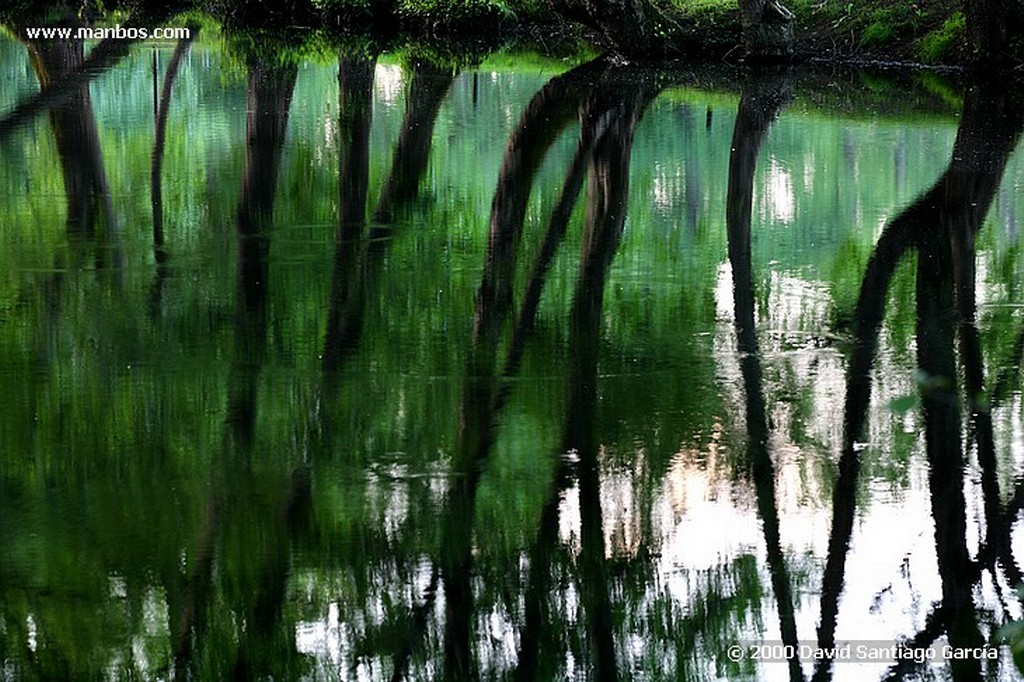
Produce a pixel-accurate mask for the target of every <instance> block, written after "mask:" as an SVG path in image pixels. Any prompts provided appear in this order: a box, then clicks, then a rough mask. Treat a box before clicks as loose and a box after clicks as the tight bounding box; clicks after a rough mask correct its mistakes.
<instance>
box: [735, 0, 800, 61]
mask: <svg viewBox="0 0 1024 682" xmlns="http://www.w3.org/2000/svg"><path fill="white" fill-rule="evenodd" d="M739 5H740V24H741V25H742V26H743V47H744V48H745V50H746V54H747V58H748V59H768V60H771V59H783V58H786V57H789V56H790V55H792V54H793V13H792V12H790V11H789V10H788V9H786V8H785V7H783V6H782V5H781V4H780V3H779V2H778V0H739Z"/></svg>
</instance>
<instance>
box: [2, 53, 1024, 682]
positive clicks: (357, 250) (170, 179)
mask: <svg viewBox="0 0 1024 682" xmlns="http://www.w3.org/2000/svg"><path fill="white" fill-rule="evenodd" d="M173 49H174V46H173V45H160V46H157V47H154V46H151V45H138V46H135V47H134V48H133V49H132V51H131V52H130V53H129V55H128V57H127V58H125V59H124V60H123V61H121V62H119V63H118V64H117V65H116V66H115V67H113V68H112V69H110V70H108V71H105V72H103V73H101V74H98V75H96V76H95V78H93V79H92V81H91V83H90V84H89V85H88V86H87V90H84V89H78V90H76V91H74V92H72V93H71V95H70V96H69V97H67V98H65V100H63V101H62V102H61V103H60V104H59V105H58V106H57V107H55V108H53V109H51V111H50V113H43V114H41V115H38V116H35V117H32V118H30V119H29V120H28V121H27V122H23V123H21V124H19V125H17V126H5V124H4V120H9V119H0V202H2V208H0V383H2V385H3V387H4V390H3V391H0V548H2V549H0V658H2V663H0V678H3V679H5V680H6V679H15V680H20V679H93V678H112V679H128V678H132V677H134V678H138V679H168V678H172V677H173V678H174V679H190V678H191V679H224V678H227V677H231V676H235V677H237V678H241V679H264V678H267V677H272V678H274V679H295V678H307V679H343V680H348V679H390V678H392V676H393V675H394V674H395V673H396V672H397V673H400V674H404V676H405V677H406V678H407V679H470V678H480V679H511V678H516V679H602V680H605V679H614V678H616V677H617V678H621V679H665V680H678V679H694V680H712V679H751V680H754V679H756V680H761V679H764V680H775V679H779V680H787V679H798V678H801V677H803V678H806V679H810V678H811V676H812V674H814V673H815V671H816V670H817V673H818V675H819V678H818V679H840V680H854V679H856V680H860V679H874V678H883V677H884V676H885V675H886V674H888V672H890V671H891V670H893V665H894V663H895V661H894V660H893V658H892V657H890V658H886V659H884V660H861V661H858V662H839V663H836V664H835V665H834V666H822V665H817V666H816V665H815V664H814V662H813V661H810V660H804V661H803V663H802V667H801V665H799V664H798V665H787V664H786V663H785V662H759V661H753V660H751V659H750V656H749V655H746V653H747V652H748V651H749V650H745V655H744V656H743V657H742V660H739V661H734V660H731V659H730V657H729V654H728V651H729V647H730V646H731V645H736V644H740V645H746V644H752V643H762V642H769V643H770V642H775V643H778V644H780V645H781V644H783V643H786V644H795V643H797V642H801V643H804V644H805V645H806V646H808V647H810V646H811V645H812V644H815V643H819V642H820V643H823V644H828V643H829V642H830V641H831V640H829V638H830V637H831V638H834V639H835V640H837V641H840V642H845V641H851V640H853V641H856V642H871V643H883V644H889V645H891V644H892V643H893V642H896V641H902V640H905V639H909V638H913V637H920V638H922V639H920V640H919V642H923V643H924V644H933V645H934V647H935V650H936V651H939V652H940V658H941V648H942V646H943V645H945V644H954V645H956V646H968V645H970V646H981V645H982V644H983V643H984V642H986V641H990V642H992V641H995V639H996V638H997V633H998V630H999V628H1000V627H1001V626H1002V625H1003V624H1005V623H1006V622H1008V621H1009V620H1012V619H1016V618H1019V617H1020V616H1021V605H1020V603H1019V602H1018V600H1017V598H1016V596H1015V593H1014V588H1015V586H1016V584H1017V583H1018V582H1019V581H1020V580H1019V568H1017V566H1016V560H1015V557H1019V556H1020V552H1021V550H1022V548H1021V545H1020V534H1019V532H1018V524H1017V523H1016V520H1017V515H1018V511H1019V507H1020V504H1021V501H1022V499H1024V485H1022V484H1021V483H1020V482H1019V480H1018V476H1019V474H1020V473H1021V466H1022V459H1024V429H1022V422H1021V417H1022V414H1021V413H1022V400H1021V377H1020V354H1021V345H1022V344H1021V333H1022V330H1024V326H1022V324H1024V318H1022V310H1024V290H1022V285H1021V282H1022V274H1024V262H1022V259H1021V236H1020V235H1019V234H1018V227H1017V219H1016V216H1017V213H1018V211H1019V210H1024V205H1022V202H1024V197H1021V195H1020V193H1019V189H1020V187H1021V184H1022V182H1024V162H1022V160H1021V159H1020V158H1019V157H1018V155H1017V154H1016V152H1015V149H1016V146H1017V134H1018V133H1019V130H1020V120H1021V119H1020V115H1019V114H1017V113H1015V112H1017V111H1018V110H1019V109H1020V108H1021V107H1020V106H1019V102H1020V100H1019V98H1018V97H1017V95H1016V94H1015V93H1011V92H1006V91H1004V90H1002V89H1001V88H1000V87H987V88H986V87H975V88H974V89H965V88H963V87H961V85H959V84H957V83H946V82H944V81H942V80H940V79H938V78H937V77H935V76H931V75H914V74H909V75H908V74H882V75H879V74H861V73H846V72H840V73H820V72H806V73H805V72H792V73H773V74H762V75H761V76H758V75H756V74H755V75H752V74H748V73H746V72H744V71H742V70H740V69H732V68H726V67H722V68H713V69H675V70H662V71H653V70H649V69H643V68H641V67H631V66H628V65H602V64H590V65H583V66H580V67H577V68H574V69H570V66H569V65H566V64H561V63H559V62H557V61H554V60H552V61H544V60H538V59H535V58H526V57H516V56H511V57H510V56H502V57H501V58H500V59H499V58H492V59H491V60H490V61H486V60H485V61H484V62H483V63H481V64H479V65H477V66H473V67H465V68H461V69H453V68H447V67H446V68H441V67H434V66H429V65H426V64H422V63H417V62H415V61H414V60H411V59H408V58H402V57H400V56H398V55H381V56H380V57H379V58H377V59H376V60H375V61H373V60H367V58H365V57H357V56H349V55H342V57H341V58H340V59H335V58H334V57H330V58H323V59H320V60H319V61H318V60H315V59H314V60H309V61H305V62H302V63H300V64H298V65H292V66H281V65H280V64H275V63H270V62H269V61H265V62H262V63H261V62H258V61H250V62H249V63H248V64H247V63H246V61H245V60H244V59H241V58H239V57H237V56H235V55H231V54H229V53H228V51H226V50H224V49H222V47H221V44H220V43H219V41H216V40H207V41H204V40H199V41H198V42H197V43H196V44H194V45H192V46H191V49H190V50H188V52H187V53H184V54H183V58H182V60H181V62H180V66H179V68H178V69H177V71H176V78H175V79H174V80H173V88H170V89H168V92H169V93H170V96H169V97H167V98H162V95H161V89H162V85H163V83H164V81H165V79H166V78H167V74H168V73H169V72H170V71H171V69H172V67H171V65H172V62H173V55H172V52H173ZM42 61H43V62H44V63H43V66H42V67H40V66H39V65H38V64H36V65H35V66H34V65H33V62H32V60H31V59H30V56H29V49H28V48H27V47H26V45H24V44H21V43H18V42H15V41H13V40H10V39H6V38H5V39H2V40H0V83H2V86H0V112H7V113H5V114H0V116H6V115H8V114H9V112H12V111H14V110H15V107H17V106H18V104H19V103H21V102H24V101H27V100H29V99H30V98H31V97H33V96H34V94H35V93H36V92H37V91H38V90H39V82H40V71H39V69H40V68H44V69H45V68H47V67H48V68H49V69H50V71H51V72H52V71H53V70H54V69H58V70H59V68H60V67H61V63H59V62H54V61H53V60H52V58H51V60H50V62H48V63H47V62H46V60H45V59H44V60H42ZM64 66H65V67H66V66H67V65H66V64H64ZM154 70H155V73H156V74H157V77H156V82H155V83H154ZM339 73H340V74H341V79H340V81H339ZM360 73H362V74H363V79H362V80H361V79H360V77H359V76H360ZM50 75H51V76H52V77H53V78H54V80H55V81H57V82H59V78H57V76H56V75H54V74H53V73H51V74H50ZM366 77H372V79H371V80H366ZM367 94H368V97H365V95H367ZM161 100H162V101H165V102H167V103H168V104H167V110H166V111H167V115H166V138H165V139H166V143H165V145H164V146H163V148H162V150H161V149H158V148H155V147H157V145H155V144H154V141H155V139H156V133H155V127H156V123H155V109H157V108H159V106H160V105H159V101H161ZM90 130H91V131H93V132H89V131H90ZM83 131H84V132H83ZM958 134H959V135H960V138H959V141H958ZM955 145H956V146H955ZM361 149H362V150H365V155H363V153H361V152H360V150H361ZM155 158H157V159H159V164H158V165H159V173H157V175H158V176H159V186H160V188H161V191H160V200H159V201H158V202H154V201H153V191H152V178H153V168H154V159H155ZM574 159H575V161H574ZM754 161H756V164H754V163H753V162H754ZM745 163H746V166H745V165H744V164H745ZM751 164H753V165H751ZM744 167H745V168H747V172H745V171H744V170H743V168H744ZM574 168H575V169H578V173H576V174H575V180H576V181H577V182H576V186H577V187H578V190H579V192H578V197H577V196H576V195H575V194H574V192H572V191H565V192H564V194H565V196H566V200H565V202H564V206H563V208H564V209H565V210H564V211H562V214H564V215H565V216H566V218H567V221H566V222H565V224H564V235H562V236H561V237H560V238H559V237H558V235H559V225H558V224H555V225H554V226H552V221H553V218H552V216H553V215H557V214H558V212H557V211H556V207H557V206H558V205H559V202H560V196H562V195H563V186H564V185H568V186H571V185H572V184H573V183H572V182H571V180H572V179H573V172H572V171H573V169H574ZM730 169H732V170H731V171H730ZM933 186H934V187H935V189H933ZM75 187H79V188H80V189H79V190H75V189H74V188H75ZM745 187H746V190H745V189H744V188H745ZM570 190H571V187H570ZM929 192H930V193H929ZM554 222H555V223H557V222H558V221H557V220H555V221H554ZM154 225H159V226H161V227H162V229H161V230H159V233H158V232H155V231H154ZM890 228H891V229H890ZM546 240H547V241H546ZM546 243H547V244H548V245H549V246H550V247H552V248H550V249H549V248H547V247H546V246H545V244H546ZM876 245H877V248H876ZM549 256H550V257H549ZM972 283H973V286H972ZM876 326H877V333H876ZM979 376H980V380H979ZM979 381H980V383H979ZM842 519H846V520H847V522H846V523H847V526H848V527H847V530H846V531H843V530H842V528H843V527H844V522H843V521H842ZM993 646H995V645H993ZM997 654H998V656H999V660H996V661H993V662H989V661H985V662H977V661H974V662H968V663H950V662H947V661H942V660H939V661H937V662H934V663H927V664H925V665H923V666H909V667H907V669H906V670H903V673H902V674H906V678H905V679H948V678H949V679H978V678H984V679H1014V678H1015V675H1016V674H1017V673H1016V672H1015V669H1014V667H1013V664H1012V661H1011V659H1010V654H1009V649H1008V647H1006V646H1003V647H1001V648H998V650H997ZM901 670H902V669H901Z"/></svg>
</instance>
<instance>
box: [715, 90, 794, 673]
mask: <svg viewBox="0 0 1024 682" xmlns="http://www.w3.org/2000/svg"><path fill="white" fill-rule="evenodd" d="M790 91H791V86H790V84H789V82H788V79H787V78H786V77H785V75H783V74H757V76H756V77H751V78H750V79H748V81H747V82H746V83H744V87H743V94H742V96H741V97H740V104H739V110H738V111H737V113H736V125H735V128H734V130H733V138H732V147H731V149H732V153H731V155H730V157H729V192H728V196H727V198H726V226H727V229H728V233H729V264H730V265H731V266H732V276H733V301H734V306H735V324H736V339H737V346H738V350H739V352H740V367H741V372H742V374H743V388H744V392H745V394H746V413H745V417H746V423H747V434H748V438H749V440H748V444H747V448H748V449H747V453H746V455H747V457H749V461H748V462H746V464H747V465H748V466H749V473H750V474H751V475H752V476H753V479H754V487H755V489H756V491H757V511H758V516H760V517H761V524H762V529H763V531H764V537H765V544H766V545H767V547H768V565H769V569H770V571H771V577H772V588H773V590H774V592H775V599H776V602H777V603H778V609H779V620H780V630H781V633H782V641H783V642H784V643H785V644H787V645H789V646H793V647H795V646H796V645H797V644H798V641H797V633H796V620H795V618H794V614H793V596H792V587H791V585H790V580H789V572H788V570H787V568H786V564H785V561H784V558H783V554H782V544H781V540H780V536H779V511H778V508H777V506H776V502H775V470H774V466H773V464H772V460H771V455H770V453H769V452H768V421H767V412H766V408H765V400H764V386H763V381H762V373H761V357H760V353H759V351H758V344H757V333H756V328H755V324H754V278H753V265H752V263H751V245H750V242H751V225H750V221H751V215H750V214H751V210H752V207H753V196H754V169H755V167H756V164H757V156H758V151H759V150H760V147H761V142H762V140H763V139H764V136H765V135H766V134H767V132H768V128H769V126H770V125H771V123H772V121H773V120H774V119H775V117H776V116H777V115H778V112H779V111H780V110H781V109H782V107H783V106H784V105H785V103H786V100H787V99H789V97H790ZM788 664H789V675H790V679H792V680H802V679H803V672H802V671H801V669H800V661H799V659H798V658H797V657H790V658H789V661H788Z"/></svg>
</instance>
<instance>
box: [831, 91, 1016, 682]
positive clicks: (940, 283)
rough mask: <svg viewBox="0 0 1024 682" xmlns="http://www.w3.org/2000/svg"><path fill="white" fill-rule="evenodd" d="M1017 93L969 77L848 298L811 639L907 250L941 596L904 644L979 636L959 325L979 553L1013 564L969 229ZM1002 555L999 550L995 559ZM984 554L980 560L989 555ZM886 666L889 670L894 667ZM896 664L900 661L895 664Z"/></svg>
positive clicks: (846, 531) (841, 550)
mask: <svg viewBox="0 0 1024 682" xmlns="http://www.w3.org/2000/svg"><path fill="white" fill-rule="evenodd" d="M1022 121H1024V118H1022V116H1021V113H1020V106H1019V99H1018V94H1017V93H1016V92H1014V91H1007V90H1006V89H1004V88H1003V87H1001V86H996V85H994V84H992V83H982V84H979V85H978V86H976V87H974V88H972V89H971V90H970V91H969V92H968V93H967V97H966V98H965V100H964V108H963V114H962V118H961V123H960V128H959V130H958V132H957V138H956V142H955V143H954V146H953V151H952V159H951V161H950V163H949V166H948V168H947V169H946V172H945V173H944V174H943V176H942V177H941V178H940V179H939V180H938V181H937V182H936V183H935V185H934V186H933V187H932V188H931V189H930V190H929V191H928V192H926V193H925V194H924V195H922V196H921V197H920V198H919V199H917V200H916V201H915V202H914V203H913V204H912V205H911V206H910V207H908V208H907V209H906V210H904V211H903V213H901V214H900V215H899V216H898V217H896V218H895V219H893V221H892V222H891V223H890V224H889V225H888V226H887V227H886V229H885V230H884V232H883V233H882V235H881V237H880V238H879V240H878V243H877V245H876V247H875V251H874V253H873V255H872V258H871V260H870V261H869V263H868V267H867V271H866V273H865V275H864V279H863V282H862V284H861V292H860V298H859V300H858V304H857V314H856V318H855V319H856V327H855V337H856V345H855V346H854V351H853V355H852V357H851V360H850V364H849V369H848V372H847V395H846V419H845V424H844V439H843V449H842V454H841V457H840V461H839V479H838V481H837V484H836V488H835V492H834V495H833V521H832V533H831V537H830V541H829V553H828V560H827V564H826V568H825V575H824V584H823V590H822V607H821V623H820V626H819V630H818V644H819V646H821V647H832V646H834V644H835V634H834V633H835V627H836V617H837V613H838V604H839V595H840V592H841V591H842V584H843V573H844V567H845V558H846V554H847V551H848V548H849V543H850V536H851V534H852V529H853V519H854V512H855V488H856V482H857V477H858V473H859V469H860V454H859V451H860V448H859V447H858V440H859V438H860V437H861V433H862V431H863V426H864V423H865V420H866V414H867V410H868V404H869V401H870V393H871V385H870V376H869V374H870V369H871V366H872V364H873V359H874V355H875V350H876V348H877V336H878V330H879V328H880V326H881V322H882V318H883V316H884V312H885V301H886V298H887V293H888V288H889V283H890V282H891V279H892V276H893V273H894V271H895V269H896V266H897V265H898V263H899V262H900V261H901V260H902V259H903V258H904V257H905V256H906V255H908V253H910V252H911V251H916V252H917V289H916V291H917V344H918V363H919V367H920V370H921V372H922V377H923V382H922V404H923V414H924V421H925V434H924V435H925V444H926V451H927V456H928V463H929V488H930V492H931V502H932V516H933V518H934V521H935V547H936V554H937V556H938V562H939V575H940V577H941V581H942V602H941V606H940V608H939V610H938V612H937V613H936V614H935V617H934V618H931V619H930V624H929V627H928V628H926V631H925V633H922V635H919V636H918V637H915V638H914V639H913V640H911V641H912V643H913V644H915V645H919V646H920V645H926V644H929V643H930V642H931V641H934V638H935V637H936V636H937V635H938V634H939V632H940V631H943V630H944V631H945V633H946V634H947V636H948V638H949V641H950V644H951V645H953V646H978V645H979V644H980V643H981V642H982V637H981V633H980V632H979V629H978V622H977V615H976V613H975V607H974V603H973V595H972V589H973V586H974V584H975V583H976V582H977V580H978V578H979V577H980V575H979V568H980V567H979V565H978V563H977V561H974V560H972V559H971V558H970V555H969V552H968V549H967V545H966V542H967V539H966V538H967V536H966V505H965V500H964V492H963V486H964V480H965V479H964V451H963V444H962V441H961V435H960V434H961V423H962V421H961V413H960V398H959V391H958V370H957V363H956V352H955V338H954V337H955V335H956V334H959V337H960V339H959V341H960V355H961V358H960V360H961V363H962V364H963V366H964V370H965V377H966V389H967V402H968V407H969V409H970V410H971V419H972V423H973V428H972V429H971V432H972V434H973V438H974V440H975V444H976V447H977V450H978V456H979V463H980V465H981V468H982V472H983V493H984V496H985V502H984V506H985V513H986V523H987V526H988V528H987V532H986V545H985V546H983V548H982V551H981V553H980V554H979V557H978V560H985V561H986V562H990V561H992V560H994V559H995V558H997V557H998V558H999V559H1000V560H1001V561H1003V562H1004V564H1005V566H1004V568H1005V567H1009V568H1008V575H1013V574H1014V573H1015V571H1016V569H1015V566H1016V564H1015V562H1014V561H1013V559H1012V557H1009V556H1008V554H1009V552H1008V551H1007V550H1005V549H1004V548H1005V547H1006V546H1007V545H1006V543H1005V541H1004V540H1002V539H1003V538H1006V537H1008V533H1009V528H1008V518H1007V517H1006V516H1005V515H1004V514H1003V513H1002V512H1000V510H999V502H998V500H999V495H1000V493H999V490H998V485H997V483H996V480H995V472H994V465H995V462H994V445H993V436H992V428H991V421H990V418H989V417H988V406H987V405H986V402H985V399H984V376H983V363H982V358H981V352H980V345H979V343H978V336H977V335H978V329H977V327H976V324H975V322H974V310H975V301H974V278H975V274H974V260H975V257H976V256H975V251H974V239H975V235H976V233H977V231H978V229H979V228H980V227H981V224H982V221H983V219H984V217H985V215H986V214H987V212H988V209H989V206H990V205H991V203H992V200H993V197H994V196H995V193H996V190H997V189H998V186H999V182H1000V180H1001V178H1002V175H1003V169H1004V168H1005V166H1006V162H1007V159H1008V158H1009V155H1010V153H1011V152H1012V151H1013V149H1014V147H1015V145H1016V142H1017V139H1018V137H1019V134H1020V130H1021V125H1022ZM1006 559H1009V560H1008V561H1006ZM990 566H991V564H990ZM906 667H907V666H906V665H900V666H896V668H894V673H897V672H898V671H901V670H905V669H906ZM952 672H953V675H954V678H955V679H980V676H981V670H980V664H979V662H978V661H977V660H974V661H953V662H952ZM900 674H902V673H900ZM830 677H831V664H830V662H822V663H821V664H820V665H819V666H818V668H817V670H816V671H815V679H829V678H830Z"/></svg>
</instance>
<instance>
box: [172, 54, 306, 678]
mask: <svg viewBox="0 0 1024 682" xmlns="http://www.w3.org/2000/svg"><path fill="white" fill-rule="evenodd" d="M296 75H297V68H296V67H295V66H294V65H285V66H280V65H274V66H271V65H268V64H266V63H263V62H262V61H260V60H255V61H253V62H251V63H250V64H249V67H248V75H247V115H246V154H245V165H244V169H243V173H242V189H241V195H240V197H239V201H238V208H237V212H236V228H237V240H238V246H237V260H236V273H235V274H236V280H235V320H234V321H235V324H234V358H233V359H232V363H231V369H230V374H229V379H228V396H227V410H226V411H227V418H226V423H225V431H224V447H223V452H222V454H221V457H220V458H219V460H218V462H217V463H216V464H215V467H214V470H213V471H212V472H211V478H210V488H211V497H210V499H209V501H208V502H207V508H206V510H205V512H204V524H203V526H202V527H201V530H200V534H199V536H198V537H197V539H196V545H195V549H194V555H193V557H194V558H193V560H192V562H191V566H190V569H191V570H190V572H189V574H188V576H187V577H186V578H185V580H184V584H183V586H182V588H181V592H180V594H181V596H180V598H178V599H172V600H171V603H172V608H173V606H174V605H176V608H174V611H175V613H174V614H173V616H172V617H173V618H176V623H175V625H174V627H173V628H172V632H173V633H174V634H175V641H174V651H173V653H174V666H175V676H176V677H177V676H184V677H187V676H188V675H189V672H190V670H191V671H192V672H194V673H195V674H200V673H201V672H202V671H204V670H206V673H205V674H211V673H212V672H213V671H211V670H207V669H206V666H207V665H209V663H205V661H204V660H203V659H204V657H205V656H206V655H208V654H209V652H210V649H209V647H210V646H211V644H210V642H211V641H212V642H220V643H223V638H225V636H226V635H227V633H226V632H225V631H224V627H225V623H224V622H223V617H222V616H220V617H218V615H217V614H215V612H214V608H215V607H214V605H213V603H212V601H213V597H214V595H215V593H214V592H213V591H212V588H213V586H214V581H215V576H216V571H215V568H216V555H217V553H218V549H221V548H224V547H230V548H231V549H232V550H233V551H234V553H236V555H237V556H241V557H245V558H247V561H245V562H244V563H243V564H242V565H241V566H238V567H232V568H229V569H228V568H227V567H223V566H222V567H221V568H222V570H225V569H226V570H228V575H227V576H223V577H222V578H221V584H220V587H221V588H222V592H223V597H224V598H226V599H227V601H228V603H229V604H231V605H232V606H233V607H234V611H235V613H236V614H237V616H238V617H239V618H240V619H241V622H242V623H243V624H244V627H243V628H242V634H241V636H240V637H239V639H238V645H237V649H236V650H235V655H234V660H233V663H232V662H229V661H228V657H227V656H222V657H221V658H220V660H219V661H217V662H216V663H215V664H214V666H215V669H216V667H217V666H219V665H225V664H226V665H228V666H229V667H228V670H230V671H231V673H230V674H231V675H233V676H234V677H235V678H237V679H253V678H255V677H261V676H263V675H266V674H274V671H286V670H293V668H292V666H293V664H294V659H295V658H296V654H295V651H294V649H295V647H294V641H293V639H294V633H293V632H291V631H290V630H289V628H288V627H287V626H285V625H284V624H283V623H281V615H282V614H281V611H282V603H283V599H284V592H285V586H286V584H287V578H288V574H289V562H290V552H291V549H290V545H291V538H292V535H293V533H294V532H295V530H296V529H297V528H298V527H299V526H300V525H301V523H302V519H303V517H304V509H305V508H306V506H307V505H308V498H309V494H310V488H309V480H308V473H307V472H306V470H305V468H304V467H303V466H296V467H295V468H293V469H292V471H291V473H290V474H289V475H288V477H287V478H286V480H285V482H284V486H283V487H284V494H283V495H281V494H277V495H274V496H273V498H274V499H275V500H277V499H279V500H280V501H279V502H278V504H277V505H276V506H275V505H274V504H270V505H267V504H266V503H265V502H263V503H260V502H258V501H257V500H256V499H255V498H256V491H257V489H258V488H259V487H260V481H259V480H258V478H257V476H256V474H255V472H254V462H253V457H254V453H256V452H258V450H259V449H258V448H257V447H256V443H257V438H256V435H257V432H256V413H257V405H258V400H257V397H258V396H257V394H258V379H259V375H260V372H261V369H262V367H263V364H264V362H265V356H266V337H267V333H268V324H267V306H268V292H269V276H270V270H269V252H270V240H271V226H272V222H273V211H274V199H275V194H276V189H277V178H278V173H279V169H280V164H281V153H282V147H283V145H284V139H285V133H286V131H287V128H288V112H289V107H290V104H291V99H292V93H293V91H294V88H295V79H296ZM229 481H233V482H232V483H229ZM253 515H255V516H256V517H257V518H259V519H260V524H259V525H260V531H259V532H258V533H256V534H255V535H253V534H252V533H251V532H250V531H247V529H246V528H247V526H248V525H249V523H250V520H251V517H252V516H253ZM169 580H170V582H171V584H174V582H176V581H174V580H173V578H172V579H169ZM236 590H237V592H236ZM173 591H174V590H169V592H173ZM212 646H216V644H214V645H212ZM204 663H205V665H204ZM226 672H227V671H226V670H220V671H219V672H218V673H216V674H218V675H221V674H225V673H226Z"/></svg>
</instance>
